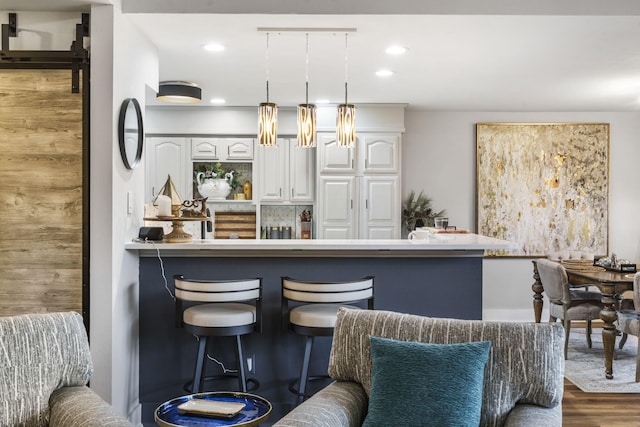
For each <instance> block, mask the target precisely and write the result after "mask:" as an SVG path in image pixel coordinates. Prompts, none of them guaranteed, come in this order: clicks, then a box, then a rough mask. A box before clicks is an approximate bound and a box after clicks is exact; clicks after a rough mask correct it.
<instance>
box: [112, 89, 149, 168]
mask: <svg viewBox="0 0 640 427" xmlns="http://www.w3.org/2000/svg"><path fill="white" fill-rule="evenodd" d="M143 143H144V127H143V124H142V110H141V109H140V103H138V100H137V99H135V98H127V99H125V100H124V101H122V105H121V106H120V116H119V118H118V144H119V146H120V156H121V157H122V162H123V163H124V167H125V168H127V169H135V168H136V167H137V166H138V164H139V163H140V159H141V158H142V146H143Z"/></svg>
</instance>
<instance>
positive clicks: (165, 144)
mask: <svg viewBox="0 0 640 427" xmlns="http://www.w3.org/2000/svg"><path fill="white" fill-rule="evenodd" d="M188 149H189V146H188V138H179V137H150V138H147V139H146V141H145V170H146V177H145V178H146V181H145V201H146V202H148V203H150V202H151V201H153V199H154V198H155V197H156V195H157V194H158V191H160V188H162V186H163V185H164V183H165V182H166V181H167V176H169V175H170V176H171V180H172V181H173V183H174V184H175V186H176V190H178V193H179V194H180V196H181V197H182V198H183V199H184V198H185V197H188V194H191V192H189V193H187V185H188V184H191V180H188V174H189V172H188V171H187V168H188V162H187V159H188Z"/></svg>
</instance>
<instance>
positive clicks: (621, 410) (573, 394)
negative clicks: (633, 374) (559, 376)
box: [562, 380, 640, 427]
mask: <svg viewBox="0 0 640 427" xmlns="http://www.w3.org/2000/svg"><path fill="white" fill-rule="evenodd" d="M562 425H563V426H564V427H600V426H602V427H605V426H606V427H633V426H640V393H637V394H635V393H634V394H631V393H585V392H583V391H581V390H580V389H579V388H578V387H576V386H575V385H573V383H571V382H570V381H568V380H565V381H564V398H563V400H562Z"/></svg>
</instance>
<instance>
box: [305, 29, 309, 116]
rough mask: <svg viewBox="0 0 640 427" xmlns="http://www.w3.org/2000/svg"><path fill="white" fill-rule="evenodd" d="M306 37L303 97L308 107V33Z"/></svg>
mask: <svg viewBox="0 0 640 427" xmlns="http://www.w3.org/2000/svg"><path fill="white" fill-rule="evenodd" d="M305 37H306V46H305V62H304V68H305V77H304V80H305V84H304V92H305V97H304V99H305V100H304V102H305V104H306V105H307V106H308V105H309V33H306V34H305Z"/></svg>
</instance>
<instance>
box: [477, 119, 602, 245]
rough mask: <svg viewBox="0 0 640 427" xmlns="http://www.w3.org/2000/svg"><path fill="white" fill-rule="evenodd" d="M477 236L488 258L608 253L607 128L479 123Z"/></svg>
mask: <svg viewBox="0 0 640 427" xmlns="http://www.w3.org/2000/svg"><path fill="white" fill-rule="evenodd" d="M476 190H477V198H476V203H477V215H476V217H477V230H478V233H479V234H483V235H486V236H491V237H496V238H500V239H505V240H509V241H511V242H514V243H517V245H518V249H515V250H508V251H487V253H486V255H488V256H496V257H499V256H509V257H513V256H515V257H539V256H545V255H546V254H548V253H550V252H559V251H574V252H588V253H592V254H598V255H606V254H607V253H608V223H609V218H608V197H609V124H608V123H478V124H477V125H476Z"/></svg>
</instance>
